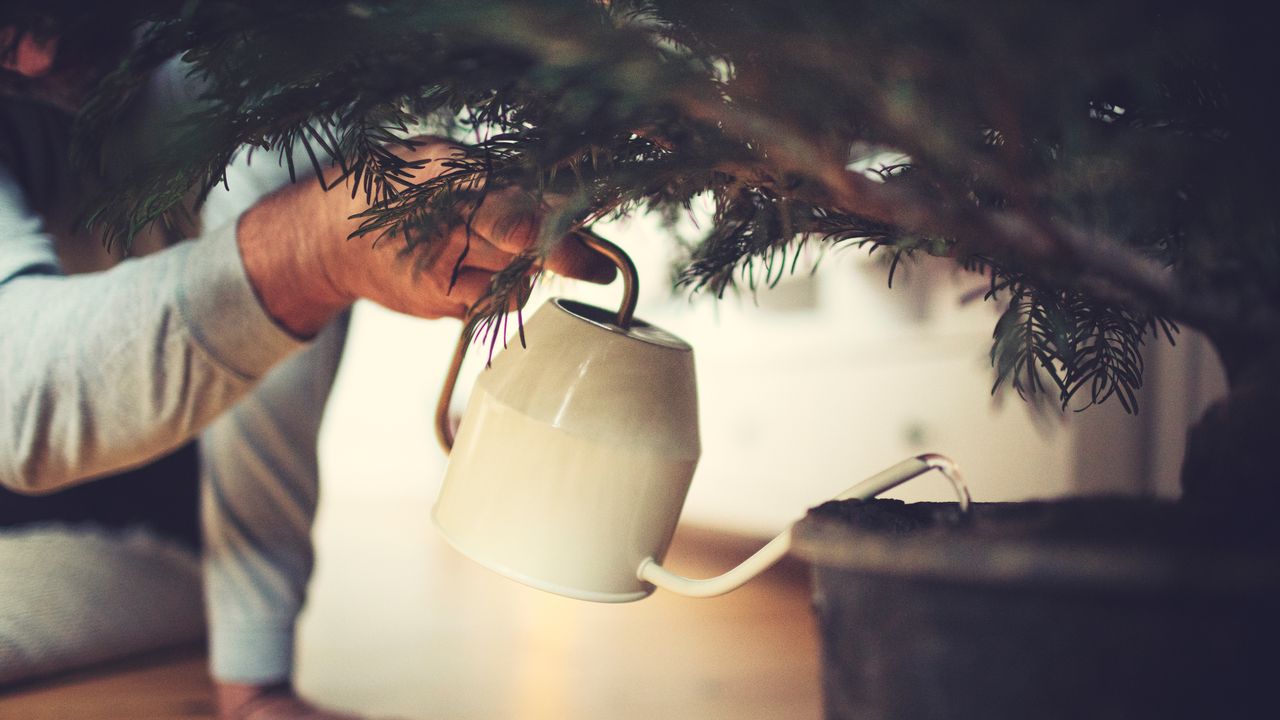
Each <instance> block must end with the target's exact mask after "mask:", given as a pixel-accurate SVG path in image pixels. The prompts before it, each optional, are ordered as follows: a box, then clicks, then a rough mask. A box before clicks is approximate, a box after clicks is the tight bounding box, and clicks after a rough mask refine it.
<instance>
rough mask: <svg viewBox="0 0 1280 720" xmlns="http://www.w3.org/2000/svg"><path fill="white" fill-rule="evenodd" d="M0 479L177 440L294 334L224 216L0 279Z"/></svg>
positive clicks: (122, 457) (55, 479)
mask: <svg viewBox="0 0 1280 720" xmlns="http://www.w3.org/2000/svg"><path fill="white" fill-rule="evenodd" d="M0 338H3V343H0V377H3V378H4V381H3V382H2V383H0V484H4V485H6V486H9V487H13V488H16V489H19V490H25V491H31V492H40V491H46V490H52V489H55V488H56V487H58V486H61V485H65V484H68V483H73V482H77V481H80V480H86V479H89V478H92V477H95V476H99V475H103V474H106V473H110V472H115V471H118V470H121V469H124V468H127V467H130V466H133V465H137V464H140V463H142V462H145V461H147V460H149V459H151V458H154V457H155V456H157V455H160V454H163V453H164V452H166V451H168V450H170V449H173V448H175V447H177V446H178V445H181V444H182V443H184V442H186V441H187V440H189V439H190V438H192V437H193V436H194V435H195V434H196V433H197V432H199V431H200V429H202V428H203V427H204V426H205V425H206V424H208V423H209V422H210V421H211V420H212V419H213V418H215V417H216V416H217V415H219V414H220V413H222V412H223V411H225V410H226V409H228V408H229V407H230V406H231V405H232V404H234V403H235V402H236V400H237V399H239V398H240V397H241V396H242V395H243V394H244V393H245V392H247V391H248V390H249V389H250V388H251V387H252V386H253V384H254V382H255V381H256V380H257V379H258V378H259V377H260V376H261V375H262V374H263V373H264V372H265V371H266V370H267V369H268V368H270V367H271V366H272V365H273V364H274V363H276V362H277V361H278V360H280V359H281V358H283V357H284V356H285V355H287V354H288V353H290V352H291V351H292V350H294V349H295V348H297V347H298V346H299V345H300V342H299V341H298V340H296V339H295V338H294V337H292V336H291V335H290V334H289V333H287V332H285V331H284V330H283V329H281V328H280V327H279V326H277V325H276V324H275V323H274V322H273V321H272V320H271V319H270V318H269V317H268V316H267V314H266V313H264V312H263V310H262V308H261V306H260V305H259V303H258V300H257V298H256V297H255V294H254V291H253V289H252V287H251V285H250V283H249V280H248V278H247V276H246V275H245V270H244V266H243V265H242V263H241V259H240V255H239V253H238V252H237V248H236V241H235V237H234V232H233V230H232V229H230V228H228V229H225V230H223V231H220V232H217V233H214V234H212V235H211V236H210V237H208V238H206V239H204V240H199V241H193V242H189V243H184V244H182V245H179V246H177V247H174V248H171V249H169V250H166V251H164V252H161V253H157V254H155V255H151V256H148V257H145V258H141V259H137V260H130V261H128V262H125V263H122V264H121V265H119V266H118V267H116V268H113V269H112V270H109V271H107V272H103V273H95V274H91V275H79V276H73V277H64V276H59V275H26V276H22V277H18V278H15V279H13V280H11V281H9V282H7V283H5V284H4V285H2V286H0Z"/></svg>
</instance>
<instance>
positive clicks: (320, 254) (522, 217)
mask: <svg viewBox="0 0 1280 720" xmlns="http://www.w3.org/2000/svg"><path fill="white" fill-rule="evenodd" d="M453 152H455V150H454V146H453V145H450V144H448V143H445V142H442V141H424V142H423V144H422V145H420V146H419V147H418V148H416V149H415V150H414V151H413V152H412V153H411V154H410V155H411V157H413V158H414V159H425V160H435V159H440V158H447V157H448V156H449V155H450V154H451V153H453ZM442 171H443V168H442V167H441V166H440V164H439V163H436V162H429V163H427V164H426V165H425V166H424V167H423V168H422V169H420V170H417V171H415V173H414V175H415V177H414V179H415V180H417V181H422V180H426V179H429V178H431V177H433V176H435V175H438V174H439V173H440V172H442ZM367 207H368V206H367V205H366V204H365V203H364V201H363V196H361V195H359V194H358V195H357V197H356V198H355V199H352V198H351V192H350V190H349V189H347V188H345V187H342V186H339V187H338V188H335V189H334V190H333V191H331V192H325V191H324V190H323V189H322V188H321V187H320V186H319V184H318V183H299V184H296V185H290V186H287V187H285V188H283V189H281V190H280V191H278V192H276V193H274V194H273V195H270V196H268V197H267V198H265V199H263V200H262V201H261V202H259V203H258V204H257V205H255V206H254V207H253V208H251V209H250V210H249V211H248V212H246V213H245V214H244V215H243V216H242V217H241V219H240V224H239V228H238V238H239V243H240V252H241V255H242V256H243V258H244V265H245V270H246V271H247V272H248V275H249V281H250V282H251V283H252V284H253V287H254V289H255V290H256V291H257V293H258V296H259V298H260V299H261V300H262V304H263V306H264V307H265V308H266V310H267V312H268V313H269V314H270V315H271V316H272V317H273V318H274V319H275V320H276V321H277V322H279V323H280V324H281V325H283V326H284V327H285V328H287V329H288V330H289V331H291V332H293V333H294V334H296V335H298V336H300V337H310V336H312V335H314V334H315V333H316V332H318V331H319V330H320V328H321V327H323V325H324V324H325V323H326V322H328V321H329V320H330V319H331V318H332V317H333V316H334V315H335V314H337V313H338V312H339V311H341V310H342V309H343V308H346V307H347V306H349V305H350V304H351V303H352V302H354V301H355V300H357V299H359V298H367V299H369V300H373V301H374V302H376V303H378V304H380V305H383V306H385V307H387V308H390V309H392V310H396V311H399V312H403V313H407V314H410V315H416V316H419V317H424V318H439V317H455V318H460V317H462V316H463V315H464V314H465V313H466V311H467V309H468V308H469V307H471V305H473V304H474V303H475V302H476V301H477V300H479V299H480V298H481V297H482V296H483V295H484V293H485V291H486V290H487V289H488V287H489V279H490V277H491V276H492V275H493V273H495V272H497V271H499V270H501V269H503V268H505V267H506V266H507V265H508V264H510V262H511V261H512V260H513V259H514V258H515V257H516V256H517V255H518V254H519V253H521V252H522V251H524V250H526V249H527V248H529V247H530V246H531V245H532V244H533V243H534V241H535V240H536V239H537V236H538V231H539V228H540V226H541V219H542V214H541V211H540V210H539V209H538V208H536V207H532V205H531V203H529V202H528V200H527V199H526V198H525V197H523V196H522V195H520V194H519V193H518V192H516V191H514V190H505V191H499V192H495V193H491V194H488V195H487V196H486V198H485V200H484V202H483V203H482V204H481V205H480V207H479V209H478V210H477V211H476V212H475V214H474V217H473V219H472V222H471V225H470V229H469V234H468V228H466V227H464V226H461V225H460V226H458V227H457V228H455V229H453V230H451V231H450V232H449V233H448V235H447V237H445V238H443V241H444V242H445V247H444V248H443V251H442V252H439V253H438V254H437V257H436V258H435V260H434V261H433V262H432V263H430V264H429V265H428V266H426V267H425V268H416V267H415V262H414V260H413V258H412V257H411V255H410V254H407V253H405V252H404V250H405V241H404V239H403V238H390V237H387V238H382V239H381V240H379V241H378V242H376V243H375V242H373V240H372V239H370V238H357V239H353V240H352V239H348V238H349V236H350V234H351V233H352V232H353V231H354V230H355V229H356V227H358V222H357V221H355V220H352V219H351V216H353V215H355V214H356V213H358V212H361V211H363V210H365V209H366V208H367ZM464 248H466V253H467V254H466V257H465V258H463V262H462V265H461V268H460V271H459V273H458V276H457V280H456V282H455V283H453V284H452V287H451V286H450V283H451V280H452V279H453V272H454V267H455V265H456V264H457V261H458V257H459V256H460V255H461V254H462V252H463V250H464ZM546 266H547V269H549V270H551V271H553V272H556V273H558V274H561V275H565V276H568V277H574V278H580V279H585V280H591V281H593V282H609V281H610V280H612V279H613V276H614V269H613V266H612V265H611V264H609V262H608V261H607V260H605V259H604V258H603V257H601V256H600V255H598V254H597V253H594V252H592V251H590V250H588V249H587V248H586V247H585V246H583V245H581V244H579V243H572V242H564V243H560V244H559V246H557V248H556V250H555V252H553V253H552V255H551V257H549V258H548V259H547V264H546Z"/></svg>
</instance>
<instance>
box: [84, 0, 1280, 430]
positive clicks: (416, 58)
mask: <svg viewBox="0 0 1280 720" xmlns="http://www.w3.org/2000/svg"><path fill="white" fill-rule="evenodd" d="M115 10H116V11H118V12H124V11H128V12H133V13H134V14H135V16H136V18H137V19H139V20H143V19H145V20H147V21H149V22H151V23H152V24H150V25H148V26H147V28H146V30H145V32H144V33H142V35H141V41H140V42H139V43H138V45H137V47H136V49H135V50H134V51H133V52H132V53H131V54H130V55H129V57H128V58H127V59H126V60H125V61H124V62H123V63H122V65H121V66H120V68H119V69H118V70H117V71H116V72H114V73H113V74H112V75H111V76H109V77H108V79H107V80H106V81H105V82H104V83H102V85H101V86H100V88H99V92H98V93H97V95H96V96H95V98H94V100H93V102H92V103H90V105H89V106H88V107H87V108H85V110H84V111H83V112H82V113H81V115H80V117H79V118H78V136H77V145H76V149H77V150H78V152H79V153H80V155H81V157H83V158H84V159H85V160H86V161H88V162H91V163H96V164H97V167H98V168H99V169H100V171H101V172H102V173H103V174H105V175H108V176H110V177H111V178H113V180H114V182H113V184H112V187H115V188H116V193H115V194H114V195H112V196H110V197H104V198H101V199H100V202H99V203H98V205H97V207H96V210H95V212H94V213H93V214H92V216H91V217H92V220H93V222H95V223H98V224H99V225H101V226H102V227H103V228H105V229H106V230H107V231H108V233H110V235H111V237H113V238H114V239H117V240H120V241H124V242H127V241H128V239H129V237H130V236H131V234H133V233H134V232H136V231H137V230H138V229H139V228H141V227H142V226H144V225H145V224H147V223H149V222H151V221H153V220H156V219H158V218H161V217H163V216H164V215H165V214H166V213H170V212H177V211H181V208H182V207H183V198H184V196H185V194H186V192H187V190H188V189H189V188H190V187H192V186H196V187H204V188H208V187H211V186H212V185H213V184H214V183H217V182H219V181H220V179H221V173H222V168H224V167H225V166H226V164H227V162H228V160H229V159H230V158H231V157H232V156H233V155H234V154H235V153H236V152H238V151H239V149H240V148H241V147H242V146H251V147H255V148H257V149H258V150H257V151H258V152H270V153H275V154H278V155H279V156H280V157H281V158H282V161H284V162H288V163H290V167H291V168H292V167H293V165H292V163H293V161H294V160H293V158H294V155H293V154H291V153H290V149H292V148H295V147H300V148H301V152H300V154H299V155H298V156H299V157H305V158H307V160H306V162H307V163H308V164H309V165H311V166H312V167H311V168H310V170H316V171H318V170H319V169H320V168H321V167H322V166H323V165H324V164H325V163H328V162H334V163H336V164H337V165H338V166H339V167H341V169H342V171H343V174H344V176H346V177H349V178H350V179H351V180H353V181H354V186H355V187H356V188H357V191H358V192H363V193H365V194H366V195H367V196H368V198H369V199H370V200H371V201H373V202H374V203H375V204H374V207H373V209H372V210H370V211H369V212H368V213H366V214H365V215H364V216H363V218H362V220H363V225H362V227H361V230H360V233H361V234H365V235H368V236H370V237H373V238H378V237H382V236H399V237H403V238H405V239H407V240H408V242H410V243H411V244H416V245H421V246H422V247H423V248H424V252H429V251H430V247H431V245H432V242H433V238H435V237H437V233H436V232H435V231H436V230H438V229H439V228H440V227H441V226H442V225H443V224H445V223H452V222H456V221H459V220H462V221H465V219H466V216H465V211H460V210H458V208H465V207H467V206H468V204H470V205H471V206H474V204H475V203H477V202H483V199H484V197H485V194H486V193H487V192H491V191H493V190H494V189H497V188H508V187H517V188H521V189H523V190H524V191H525V192H526V193H527V194H528V196H529V198H530V200H531V201H532V202H545V201H546V198H548V197H549V196H550V195H556V196H558V197H559V198H560V199H559V200H557V202H556V203H555V207H556V210H554V211H553V212H552V213H551V215H550V217H549V219H548V222H547V223H546V224H545V226H544V228H543V234H542V238H541V241H540V243H539V245H538V247H537V248H535V250H534V251H533V252H532V253H531V255H530V256H528V257H524V258H521V259H519V260H518V261H517V264H516V265H515V266H513V267H512V268H511V269H510V271H509V272H506V273H502V274H499V275H498V276H497V277H496V278H495V280H494V282H493V285H492V288H491V291H492V296H491V298H490V299H489V300H487V301H485V302H484V303H483V307H482V308H481V309H480V311H479V313H478V315H477V326H479V325H481V324H484V323H487V327H491V328H496V327H497V324H496V321H497V318H498V315H499V314H500V312H501V309H502V308H504V307H507V300H508V298H509V297H510V296H512V295H515V294H519V293H523V292H527V284H526V283H525V282H524V276H525V274H526V272H527V271H529V270H531V269H533V268H536V266H537V262H538V259H539V255H545V253H546V252H548V251H549V249H550V248H551V247H552V246H553V245H554V244H555V243H557V242H560V241H561V239H562V238H564V237H565V236H566V234H567V233H568V232H569V231H570V230H572V229H574V228H578V227H583V226H588V225H590V224H591V223H592V222H594V221H596V220H599V219H601V218H606V217H613V216H618V215H625V214H629V213H638V212H648V211H658V212H663V213H666V214H667V215H668V216H672V215H674V214H678V213H679V212H681V211H682V210H683V209H687V208H688V207H690V205H691V203H693V202H694V201H695V199H696V198H698V197H700V196H703V195H705V194H709V195H710V196H711V197H712V198H713V199H714V206H715V217H714V222H713V224H712V226H711V227H710V228H708V229H707V231H706V234H705V237H703V238H702V239H701V240H700V241H699V242H698V243H696V244H695V245H694V246H693V247H692V248H690V251H689V256H688V258H687V262H686V263H685V266H684V270H683V272H682V274H681V276H680V282H682V283H684V284H685V285H687V286H688V287H690V288H692V289H694V290H704V291H707V292H712V293H715V294H717V295H718V294H721V293H723V292H725V290H726V289H727V288H729V287H731V286H733V285H734V284H736V283H739V282H744V281H745V282H747V283H748V284H751V285H752V286H753V287H754V286H755V285H756V284H768V283H771V282H776V280H777V278H778V277H780V276H781V274H783V273H785V272H789V271H791V270H793V269H794V258H795V253H796V252H797V249H798V247H799V246H801V245H802V244H804V243H806V242H813V243H820V244H823V245H834V244H841V243H856V244H864V245H867V246H869V247H873V248H883V249H885V250H886V251H888V252H891V253H894V258H895V261H896V260H898V259H900V258H902V257H907V256H910V255H912V254H916V253H924V254H928V255H935V256H944V257H948V258H952V259H954V260H955V261H956V262H958V263H960V264H962V265H963V266H964V267H966V268H968V269H970V270H973V271H975V272H981V273H984V274H986V275H987V276H988V277H989V278H990V292H989V294H988V297H989V298H991V299H994V300H999V301H1001V302H1003V303H1005V307H1006V308H1007V309H1005V311H1004V313H1003V315H1002V316H1001V318H1000V320H999V322H998V323H997V325H996V328H995V333H994V347H993V350H992V362H993V365H994V367H995V368H996V373H997V376H998V380H997V383H1003V382H1007V383H1009V384H1011V385H1012V387H1014V388H1015V389H1016V390H1017V391H1018V392H1019V393H1024V394H1025V393H1040V392H1046V391H1047V392H1049V393H1052V394H1053V395H1054V396H1055V397H1056V399H1057V400H1059V401H1060V402H1061V403H1062V404H1063V406H1064V407H1065V406H1067V405H1068V404H1076V405H1080V404H1086V405H1087V404H1090V403H1093V402H1101V401H1103V400H1106V399H1108V398H1115V399H1117V400H1118V401H1119V402H1120V403H1121V404H1122V405H1123V406H1124V407H1125V408H1126V409H1128V410H1131V411H1136V409H1137V402H1136V398H1135V391H1136V390H1137V389H1138V388H1139V387H1140V386H1141V383H1142V369H1143V363H1142V353H1141V351H1142V347H1143V344H1144V343H1145V342H1147V341H1148V340H1150V339H1151V338H1153V337H1167V338H1168V339H1169V340H1172V339H1173V333H1174V332H1176V325H1175V324H1174V323H1175V322H1176V323H1182V324H1186V325H1190V326H1194V327H1197V328H1199V329H1202V330H1204V331H1206V332H1208V333H1209V334H1210V336H1211V338H1212V339H1213V340H1214V341H1215V343H1216V344H1217V345H1218V347H1219V348H1220V349H1223V350H1224V354H1225V356H1226V357H1225V359H1226V360H1227V364H1228V368H1229V369H1232V368H1233V366H1234V361H1233V357H1235V355H1234V350H1235V349H1241V348H1248V347H1251V346H1253V345H1257V344H1270V343H1272V342H1275V338H1276V337H1277V333H1278V328H1280V316H1278V315H1277V306H1278V305H1280V243H1277V228H1276V217H1275V216H1276V214H1275V211H1274V202H1275V197H1276V192H1275V190H1276V186H1275V185H1276V183H1275V179H1274V175H1275V171H1276V168H1277V167H1280V163H1278V162H1277V161H1278V160H1280V153H1278V152H1277V143H1276V141H1275V139H1274V137H1273V135H1274V133H1273V130H1272V128H1271V125H1272V123H1273V122H1274V120H1275V118H1277V117H1280V113H1278V112H1277V110H1278V109H1280V103H1277V97H1276V95H1277V91H1276V90H1275V89H1274V87H1273V86H1274V85H1275V83H1274V81H1273V76H1272V72H1273V70H1274V65H1275V63H1274V57H1273V56H1274V52H1273V51H1272V50H1271V46H1272V44H1273V43H1272V42H1271V40H1270V39H1269V38H1268V37H1266V29H1265V27H1264V26H1263V24H1261V23H1258V22H1257V21H1256V19H1255V18H1253V17H1252V15H1251V13H1250V12H1249V10H1248V8H1247V7H1246V6H1243V5H1242V6H1240V7H1236V6H1233V5H1232V4H1231V3H1213V4H1205V5H1201V4H1194V3H1178V2H1172V3H1170V2H1154V1H1152V2H1147V1H1145V0H1107V1H1102V0H1085V1H1083V2H1051V1H1049V0H1027V1H1025V2H1007V1H1002V0H978V1H976V2H968V3H949V2H943V1H941V0H896V1H895V2H856V1H855V2H851V1H848V0H808V1H806V2H803V3H795V2H779V1H778V0H699V2H681V1H680V0H651V1H640V0H633V1H614V2H592V1H591V0H520V1H515V0H471V1H469V2H440V1H433V0H356V1H349V0H343V1H341V2H338V1H335V0H275V1H273V2H270V3H258V2H251V1H250V0H187V1H186V2H181V3H179V2H160V1H153V2H134V3H123V4H121V5H120V6H119V8H116V9H115ZM77 17H80V18H81V19H82V20H83V18H84V16H83V15H78V16H77ZM176 54H183V55H184V57H185V59H186V60H187V61H188V62H190V63H191V67H192V72H193V73H194V74H195V75H196V76H198V78H199V79H200V80H201V81H203V82H204V83H205V88H206V90H205V100H206V102H205V103H204V104H203V105H202V106H201V107H200V108H199V109H198V110H197V111H196V112H194V113H193V114H192V116H191V117H190V118H189V119H188V121H187V122H186V123H184V124H182V125H180V126H178V127H176V128H172V129H171V131H170V132H167V133H159V134H156V135H155V136H153V137H151V138H150V142H151V143H152V144H153V145H154V147H153V148H151V150H155V151H148V152H147V153H130V152H128V151H125V150H121V149H120V148H117V147H113V143H115V139H114V138H115V137H116V136H115V134H114V131H115V129H116V128H117V127H119V126H120V125H121V124H122V123H123V122H124V121H125V118H126V117H127V111H128V98H129V97H130V96H131V94H133V93H134V92H135V91H136V90H137V89H138V88H140V87H141V85H142V83H143V82H144V78H145V74H146V73H147V72H148V71H150V70H151V69H153V68H154V67H155V66H157V65H158V64H159V63H161V62H163V61H164V60H165V59H167V58H169V57H171V56H173V55H176ZM423 131H431V132H437V133H443V134H446V135H449V136H451V137H453V138H454V139H456V140H458V141H460V142H462V143H463V147H464V148H465V152H464V155H463V157H461V158H459V159H457V160H454V161H450V162H448V163H447V165H448V169H447V171H446V172H445V173H443V174H442V175H440V176H439V177H438V178H436V179H434V180H431V181H428V182H425V183H422V184H418V185H415V184H412V183H410V182H408V181H407V180H406V175H405V171H406V169H407V168H406V167H405V166H404V164H403V161H401V160H400V159H399V158H398V156H397V155H396V154H395V153H393V152H390V151H389V150H388V149H387V148H388V147H389V146H390V147H394V146H395V145H397V144H401V143H404V142H406V140H405V138H407V137H411V136H412V135H414V134H415V133H419V132H423ZM134 156H137V157H145V158H147V161H146V162H145V163H135V164H134V165H133V166H130V165H129V164H128V163H127V162H125V161H123V160H122V158H128V157H134ZM890 156H893V157H900V158H903V159H902V160H901V161H895V162H894V163H893V164H892V165H889V166H884V165H881V164H879V163H878V159H879V158H885V157H890ZM104 158H105V159H106V160H104ZM460 213H461V214H460ZM1077 400H1078V401H1080V402H1074V401H1077Z"/></svg>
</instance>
